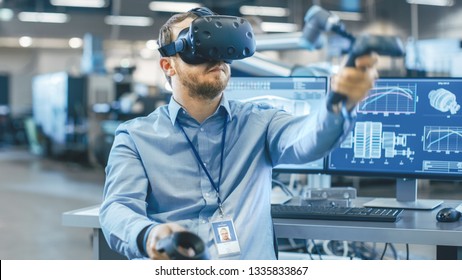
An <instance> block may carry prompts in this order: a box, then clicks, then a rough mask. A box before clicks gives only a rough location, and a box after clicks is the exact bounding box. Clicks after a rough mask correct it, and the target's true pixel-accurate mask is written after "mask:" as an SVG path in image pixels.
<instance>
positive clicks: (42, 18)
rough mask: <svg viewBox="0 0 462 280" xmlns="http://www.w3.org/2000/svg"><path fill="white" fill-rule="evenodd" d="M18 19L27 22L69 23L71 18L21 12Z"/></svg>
mask: <svg viewBox="0 0 462 280" xmlns="http://www.w3.org/2000/svg"><path fill="white" fill-rule="evenodd" d="M18 18H19V20H20V21H26V22H46V23H65V22H67V21H69V16H68V15H66V14H62V13H35V12H21V13H19V14H18Z"/></svg>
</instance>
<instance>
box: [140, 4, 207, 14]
mask: <svg viewBox="0 0 462 280" xmlns="http://www.w3.org/2000/svg"><path fill="white" fill-rule="evenodd" d="M199 7H202V4H199V3H192V2H172V1H153V2H151V3H149V9H150V10H151V11H154V12H173V13H184V12H187V11H189V10H191V9H194V8H199Z"/></svg>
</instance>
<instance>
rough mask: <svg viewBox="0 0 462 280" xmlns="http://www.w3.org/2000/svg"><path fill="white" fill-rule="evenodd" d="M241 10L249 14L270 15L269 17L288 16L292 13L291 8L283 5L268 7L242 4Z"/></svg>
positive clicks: (242, 12) (244, 13)
mask: <svg viewBox="0 0 462 280" xmlns="http://www.w3.org/2000/svg"><path fill="white" fill-rule="evenodd" d="M239 12H240V13H241V14H243V15H248V16H268V17H287V16H289V15H290V10H289V9H287V8H282V7H266V6H247V5H244V6H241V7H240V8H239Z"/></svg>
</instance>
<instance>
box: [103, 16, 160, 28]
mask: <svg viewBox="0 0 462 280" xmlns="http://www.w3.org/2000/svg"><path fill="white" fill-rule="evenodd" d="M104 22H105V23H106V24H109V25H125V26H150V25H152V24H153V23H154V20H153V19H152V18H150V17H134V16H106V17H105V18H104Z"/></svg>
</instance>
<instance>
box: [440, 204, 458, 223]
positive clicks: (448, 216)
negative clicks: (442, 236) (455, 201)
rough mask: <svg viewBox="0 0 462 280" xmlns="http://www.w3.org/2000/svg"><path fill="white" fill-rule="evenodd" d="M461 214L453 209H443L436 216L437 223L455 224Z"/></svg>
mask: <svg viewBox="0 0 462 280" xmlns="http://www.w3.org/2000/svg"><path fill="white" fill-rule="evenodd" d="M461 216H462V214H461V213H460V212H459V211H457V210H456V209H454V208H450V207H448V208H443V209H441V210H440V211H438V213H437V214H436V220H437V221H438V222H457V221H458V220H459V219H460V217H461Z"/></svg>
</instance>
